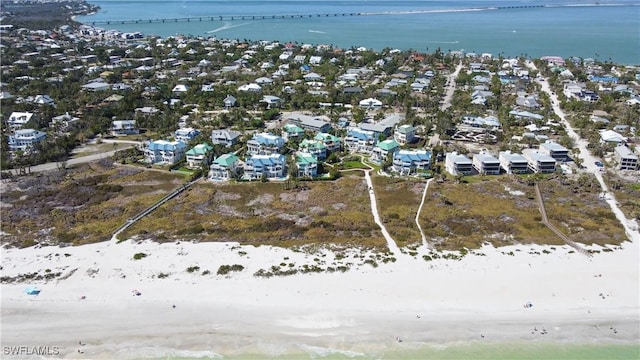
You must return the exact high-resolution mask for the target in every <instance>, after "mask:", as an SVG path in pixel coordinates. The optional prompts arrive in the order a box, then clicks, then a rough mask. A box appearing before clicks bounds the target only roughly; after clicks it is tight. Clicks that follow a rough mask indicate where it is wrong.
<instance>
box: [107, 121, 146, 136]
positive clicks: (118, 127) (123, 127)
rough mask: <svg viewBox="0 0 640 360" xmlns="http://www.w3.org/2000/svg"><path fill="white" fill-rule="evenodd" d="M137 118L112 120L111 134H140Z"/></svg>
mask: <svg viewBox="0 0 640 360" xmlns="http://www.w3.org/2000/svg"><path fill="white" fill-rule="evenodd" d="M139 133H140V130H139V129H138V127H137V126H136V121H135V120H114V121H112V122H111V134H112V135H113V136H125V135H134V134H139Z"/></svg>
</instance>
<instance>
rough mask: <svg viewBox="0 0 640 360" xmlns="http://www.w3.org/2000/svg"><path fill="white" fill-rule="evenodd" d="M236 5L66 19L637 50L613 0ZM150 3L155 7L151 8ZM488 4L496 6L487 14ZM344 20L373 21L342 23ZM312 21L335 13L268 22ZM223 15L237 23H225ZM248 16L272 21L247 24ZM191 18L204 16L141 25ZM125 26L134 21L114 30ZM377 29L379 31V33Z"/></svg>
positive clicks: (298, 37) (173, 29)
mask: <svg viewBox="0 0 640 360" xmlns="http://www.w3.org/2000/svg"><path fill="white" fill-rule="evenodd" d="M241 1H242V2H243V3H245V5H243V6H241V7H237V6H230V4H229V3H228V2H227V1H201V0H197V1H178V0H175V1H172V0H169V1H166V0H163V1H159V0H138V1H134V2H128V1H127V2H124V1H121V0H102V1H90V3H92V4H95V5H98V6H100V7H101V10H100V11H98V12H97V13H95V14H93V15H87V16H79V17H77V18H76V20H77V21H79V22H82V23H85V24H87V25H91V23H92V22H105V21H112V22H114V23H112V24H107V25H103V24H100V25H96V26H97V27H101V28H104V29H108V30H119V31H122V32H141V33H143V34H145V35H157V36H161V37H167V36H173V35H186V36H193V37H196V36H204V37H211V36H213V37H216V38H221V39H246V40H251V41H260V40H266V41H279V42H298V43H310V44H328V45H333V46H334V47H339V48H353V47H366V48H370V49H373V50H376V51H380V50H382V49H384V48H397V49H401V50H416V51H425V52H433V51H434V50H435V49H436V48H438V47H439V48H440V49H441V50H442V51H445V52H446V51H449V50H451V51H454V50H459V51H464V52H475V53H483V52H487V53H492V54H496V55H497V54H502V55H503V56H505V57H515V56H520V55H524V56H526V57H534V58H539V57H542V56H546V55H557V56H562V57H565V58H566V57H570V56H578V57H582V58H594V59H597V60H600V61H611V62H614V63H619V64H625V65H640V46H629V44H634V43H635V44H639V45H640V33H639V32H638V31H637V29H638V27H640V6H639V5H640V4H639V3H638V2H637V1H625V0H620V1H614V2H605V3H604V4H603V3H601V2H596V1H594V2H593V3H591V2H589V3H575V2H572V1H533V2H531V1H519V0H516V1H506V0H492V1H476V0H453V1H424V0H412V1H389V0H374V1H361V0H351V1H335V0H323V1H320V2H315V1H314V2H311V1H291V0H278V1H266V2H265V1H255V0H241ZM154 3H155V4H157V6H153V5H151V4H154ZM247 4H251V5H250V6H249V5H247ZM540 5H547V6H544V7H541V6H540ZM554 5H558V6H554ZM496 6H500V7H501V9H500V10H495V9H494V7H496ZM512 6H513V7H514V8H511V7H512ZM522 6H533V7H532V8H528V7H527V8H522ZM478 8H483V9H481V10H477V9H478ZM474 9H475V10H474ZM629 9H631V10H632V11H629ZM345 13H346V14H348V13H366V14H375V15H361V16H348V15H347V16H342V14H345ZM167 14H171V15H167ZM276 14H278V15H276ZM312 14H323V15H324V14H335V15H338V16H321V17H320V16H315V15H314V16H312V17H293V18H284V19H283V18H277V16H286V15H289V16H291V15H293V16H299V15H305V16H307V15H312ZM523 14H526V16H522V15H523ZM220 16H222V17H224V20H223V21H219V20H213V21H211V20H209V19H210V18H212V17H220ZM232 16H233V17H239V18H238V19H233V20H231V19H230V17H232ZM243 16H244V17H245V18H244V19H242V17H243ZM253 16H256V17H258V16H267V17H269V16H275V18H269V19H255V20H254V19H253V18H252V19H249V18H248V17H253ZM199 17H200V18H205V19H203V21H189V22H187V21H185V22H168V21H167V22H164V23H162V22H158V23H148V22H147V23H144V22H142V21H146V20H150V19H167V18H170V19H174V18H195V19H198V18H199ZM603 17H610V18H616V22H615V23H606V24H603V23H602V21H601V19H602V18H603ZM133 19H138V20H139V21H141V22H140V23H138V24H135V23H133V24H120V23H115V22H118V21H125V20H133ZM382 23H384V27H382V26H379V25H380V24H382ZM389 29H395V31H389Z"/></svg>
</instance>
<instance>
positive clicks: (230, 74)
mask: <svg viewBox="0 0 640 360" xmlns="http://www.w3.org/2000/svg"><path fill="white" fill-rule="evenodd" d="M2 44H3V47H2V54H3V56H2V74H3V82H2V84H1V85H2V92H3V94H6V96H3V97H2V100H0V101H2V117H3V127H2V132H3V142H2V144H3V149H6V151H3V152H2V167H3V170H4V169H11V168H22V169H24V168H25V167H30V166H35V165H37V164H39V163H45V162H60V161H66V160H67V159H68V158H69V157H70V156H71V154H72V151H73V149H74V148H76V147H78V146H82V145H83V144H84V143H87V142H89V141H94V142H95V141H97V142H101V141H105V140H108V139H115V141H120V140H125V141H134V142H137V144H138V145H137V147H136V152H134V153H129V155H128V156H127V157H126V158H124V159H122V160H121V163H122V164H128V165H134V166H141V167H156V168H158V169H164V170H166V171H174V170H178V169H183V170H184V171H187V172H188V171H192V172H197V173H198V174H202V176H203V177H204V178H205V179H208V180H210V181H215V182H219V181H255V180H261V181H284V180H287V179H302V180H305V179H306V180H314V179H317V180H321V179H335V178H336V177H337V176H339V172H340V170H343V169H344V162H343V160H344V159H346V158H350V157H351V156H353V155H357V156H360V157H361V159H362V161H363V162H368V163H370V164H371V165H374V166H376V169H377V171H378V174H380V175H383V176H393V177H416V176H417V177H424V178H430V177H434V176H438V177H439V178H442V179H445V178H446V176H447V174H448V176H451V177H455V178H457V179H459V180H460V179H461V178H463V177H465V176H474V175H480V176H499V175H501V174H504V175H514V174H517V175H521V174H525V175H526V174H535V173H540V174H553V173H563V174H573V173H577V172H579V171H580V169H581V168H582V167H583V164H582V163H581V159H580V158H579V157H576V156H575V154H576V153H575V152H574V151H573V149H575V143H574V142H573V140H572V139H571V138H570V137H569V136H568V135H567V134H566V131H565V129H564V128H563V126H562V125H561V124H560V122H559V121H558V118H557V115H556V114H555V113H554V112H553V110H552V106H553V105H554V104H552V103H551V100H550V98H549V96H548V95H547V94H545V93H544V92H542V91H541V89H540V88H539V87H538V86H536V82H535V81H534V80H536V79H540V78H542V77H545V78H548V79H549V81H550V82H552V83H553V86H554V89H555V91H556V93H557V94H558V97H559V100H560V101H561V106H562V107H563V108H564V109H566V110H567V111H570V112H571V114H572V120H571V121H572V122H573V123H574V124H575V126H576V127H577V128H579V129H580V133H581V136H582V137H583V138H584V139H587V141H589V147H590V148H591V151H592V152H593V153H594V154H595V155H596V156H598V157H600V158H602V159H604V160H606V161H605V163H606V166H605V167H606V169H608V170H610V171H615V172H616V173H617V174H618V175H616V176H620V177H621V178H623V179H627V180H629V181H633V180H634V179H636V180H637V176H638V175H637V172H638V145H637V144H638V134H639V130H638V128H639V123H638V122H639V120H640V109H639V107H638V104H635V103H633V101H630V100H632V99H635V98H636V97H637V96H638V94H639V92H640V86H639V85H638V83H637V78H638V74H639V73H640V70H639V69H637V68H635V67H631V66H627V67H620V66H615V65H614V64H610V63H602V62H596V61H594V60H593V59H580V58H569V59H558V58H557V57H545V58H541V59H534V60H533V63H534V64H535V66H536V68H535V70H533V69H531V68H529V67H527V61H528V59H524V58H509V59H506V58H502V57H494V56H492V55H491V54H482V55H477V54H475V53H463V52H450V53H444V52H441V51H439V50H438V51H437V52H435V53H433V54H419V53H416V52H408V51H391V50H385V51H383V52H375V51H372V50H368V49H365V48H358V49H339V48H333V47H331V46H325V45H318V46H311V45H308V44H304V45H298V44H289V43H287V44H280V43H278V42H270V41H257V42H243V41H238V40H222V39H217V38H204V37H186V36H175V37H169V38H159V37H133V38H131V37H129V36H125V34H122V33H120V32H118V31H113V30H102V29H99V28H93V27H89V26H85V25H82V26H79V27H78V28H71V27H62V28H60V29H59V30H57V31H39V32H34V31H32V30H27V29H14V28H11V27H7V28H5V29H3V37H2ZM53 45H55V46H53ZM456 67H459V68H460V70H461V71H460V73H459V75H458V76H457V77H456V78H455V80H454V81H455V82H454V83H449V80H448V76H449V74H451V72H452V71H453V70H454V69H455V68H456ZM448 86H452V87H453V89H454V90H455V91H454V93H453V96H452V98H450V99H448V100H447V101H448V103H449V104H450V107H449V109H448V110H447V111H442V110H441V106H442V104H443V102H444V100H443V96H444V93H445V88H446V87H448ZM50 149H53V151H50ZM634 176H635V178H634Z"/></svg>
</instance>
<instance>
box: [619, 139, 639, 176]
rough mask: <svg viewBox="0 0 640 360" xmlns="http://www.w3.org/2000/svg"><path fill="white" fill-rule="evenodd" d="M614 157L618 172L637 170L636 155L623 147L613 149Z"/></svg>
mask: <svg viewBox="0 0 640 360" xmlns="http://www.w3.org/2000/svg"><path fill="white" fill-rule="evenodd" d="M614 157H615V159H616V162H617V163H618V169H620V170H638V155H636V154H634V153H633V151H631V149H629V148H628V147H626V146H624V145H619V146H616V147H615V148H614Z"/></svg>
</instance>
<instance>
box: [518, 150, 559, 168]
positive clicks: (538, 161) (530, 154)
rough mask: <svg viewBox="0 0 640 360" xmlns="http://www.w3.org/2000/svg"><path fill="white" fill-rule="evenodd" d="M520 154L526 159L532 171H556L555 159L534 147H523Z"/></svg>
mask: <svg viewBox="0 0 640 360" xmlns="http://www.w3.org/2000/svg"><path fill="white" fill-rule="evenodd" d="M522 155H523V156H524V157H525V159H527V162H528V166H529V170H531V171H532V172H534V173H543V174H549V173H553V172H555V171H556V160H555V159H554V158H552V157H551V156H549V155H547V154H545V153H541V152H540V151H538V150H535V149H524V150H522Z"/></svg>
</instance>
